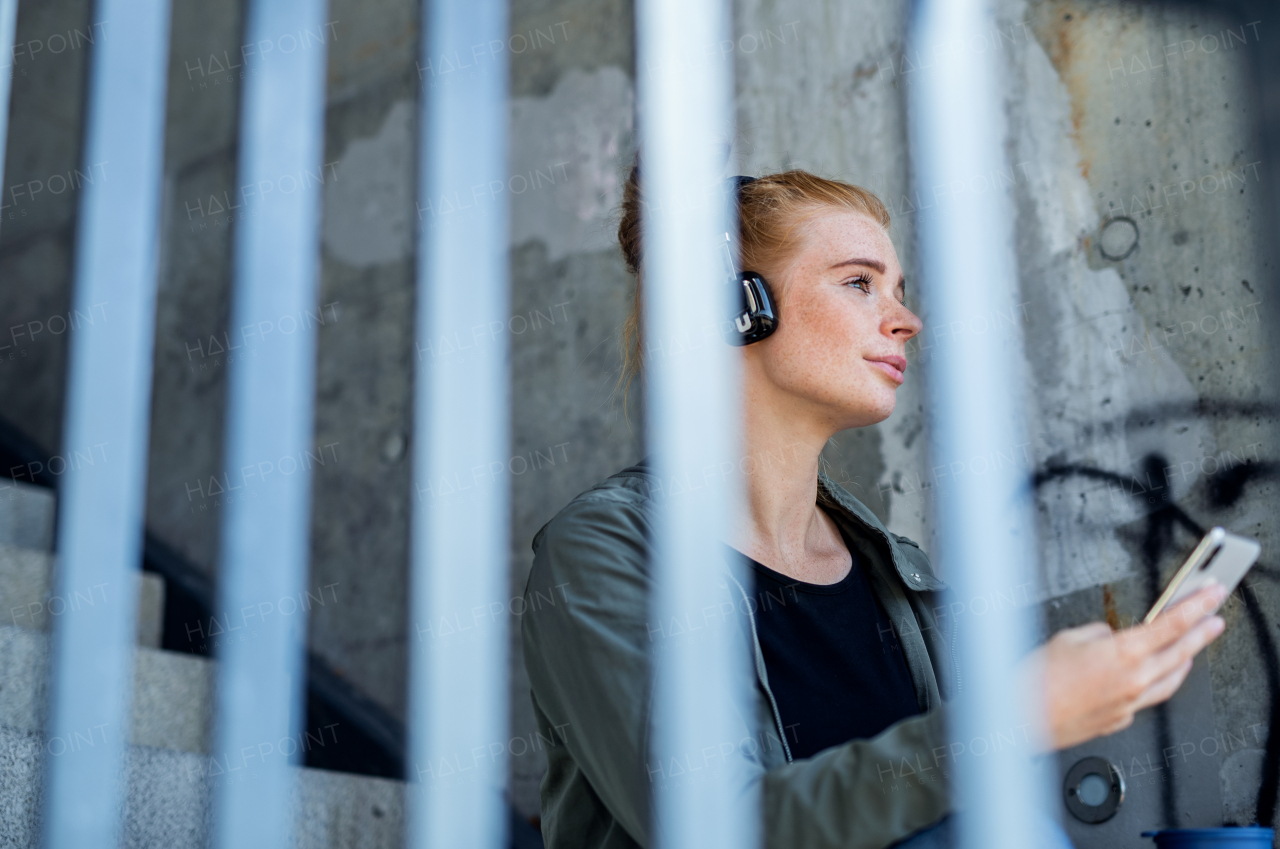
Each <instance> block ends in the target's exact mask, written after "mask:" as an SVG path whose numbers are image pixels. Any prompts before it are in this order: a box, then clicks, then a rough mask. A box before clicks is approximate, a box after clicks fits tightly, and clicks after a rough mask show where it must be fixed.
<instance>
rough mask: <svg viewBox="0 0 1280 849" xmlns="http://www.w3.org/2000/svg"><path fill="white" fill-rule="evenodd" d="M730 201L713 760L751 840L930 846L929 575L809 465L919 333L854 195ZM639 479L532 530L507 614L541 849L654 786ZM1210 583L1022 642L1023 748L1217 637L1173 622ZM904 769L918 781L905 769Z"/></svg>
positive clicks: (941, 839) (1159, 678) (644, 474)
mask: <svg viewBox="0 0 1280 849" xmlns="http://www.w3.org/2000/svg"><path fill="white" fill-rule="evenodd" d="M641 203H642V197H641V193H640V187H639V185H638V183H637V173H636V171H635V170H633V171H632V174H631V179H630V180H629V181H628V184H627V187H626V193H625V197H624V203H623V220H622V223H621V226H620V227H619V231H618V235H619V241H620V243H621V245H622V249H623V252H624V254H625V256H626V260H627V263H628V266H629V267H630V269H631V271H632V272H634V273H636V274H637V275H638V280H639V281H642V280H643V276H642V269H643V262H642V251H641V237H640V236H641V234H640V218H641ZM738 205H739V218H740V229H741V258H742V267H743V268H748V269H751V270H753V271H756V272H759V273H761V274H762V275H763V276H764V277H765V279H766V280H768V281H769V283H770V284H771V287H772V290H773V294H774V297H775V300H776V302H777V313H778V319H779V320H778V329H777V330H776V332H774V333H773V334H772V335H771V336H769V337H767V338H765V339H763V340H761V341H759V342H756V343H754V344H751V345H747V346H744V347H742V348H740V349H739V350H740V356H741V358H742V374H743V381H744V385H743V393H744V404H743V408H742V409H743V413H742V415H743V419H742V424H743V438H744V454H745V455H746V456H747V457H750V458H751V460H750V461H749V462H747V463H744V464H743V465H744V467H746V468H750V469H751V470H752V471H751V474H750V475H748V476H746V487H747V499H746V502H745V507H744V509H745V512H744V513H743V515H741V516H739V517H736V518H737V521H736V524H735V527H736V531H735V534H734V537H733V539H731V540H726V541H725V543H726V548H725V551H726V554H727V556H736V557H742V558H745V559H746V560H747V561H749V564H750V568H751V570H752V572H753V573H754V576H755V581H756V587H755V594H756V596H757V598H756V599H749V598H747V594H748V593H750V592H751V590H749V589H748V590H740V593H741V595H742V597H741V599H740V600H741V601H742V602H743V604H742V605H740V606H741V608H742V609H743V610H748V609H749V610H751V611H753V615H752V616H751V617H750V623H749V627H750V628H751V630H752V633H753V635H754V638H755V639H754V653H755V655H756V656H755V664H754V665H755V668H756V670H757V681H758V685H759V686H758V687H757V700H758V705H757V714H758V715H759V717H760V722H759V726H760V727H759V728H757V729H750V730H744V731H743V733H742V735H741V738H740V736H739V735H738V733H737V729H732V730H730V731H731V732H733V733H732V739H743V740H744V741H745V743H744V744H743V745H740V746H739V747H738V748H739V749H740V750H741V751H739V752H736V753H735V756H736V757H741V758H742V760H743V762H744V763H745V764H746V768H747V769H750V770H752V771H754V772H755V774H756V775H757V777H758V779H759V782H760V787H761V799H762V808H763V810H762V811H761V812H760V815H761V816H762V823H763V834H764V837H765V844H766V845H767V846H769V847H787V849H804V848H805V847H837V846H838V847H866V849H880V847H887V846H896V845H910V846H911V847H913V849H915V847H917V846H926V845H927V846H944V845H948V844H947V842H946V841H947V840H948V838H947V837H946V833H947V831H946V829H945V828H943V827H941V826H939V825H938V824H939V822H940V821H943V820H944V818H945V817H947V815H948V814H949V813H950V812H951V810H952V804H951V792H950V786H949V783H948V773H949V770H948V767H949V764H948V762H947V760H946V757H947V754H946V753H947V752H948V751H949V749H948V748H947V745H948V741H947V738H946V735H945V726H944V722H943V707H942V705H943V700H944V699H945V698H949V697H950V696H951V694H952V692H953V691H954V689H955V685H956V682H955V680H954V679H955V669H954V666H953V664H952V661H951V658H950V657H949V656H948V641H947V637H946V634H945V633H944V632H945V631H946V627H947V626H948V625H949V623H939V621H938V620H937V619H936V618H935V615H934V609H935V606H936V605H937V604H938V601H937V599H936V596H935V593H936V592H938V591H939V590H942V589H943V588H944V587H945V585H944V584H943V583H942V582H941V581H939V580H938V578H937V577H936V576H935V575H934V572H933V570H932V568H931V567H930V565H929V560H928V558H927V557H926V556H925V554H924V553H923V552H922V551H921V550H920V548H919V547H918V546H917V545H916V544H915V543H914V542H912V541H911V540H909V539H907V538H905V537H901V536H898V535H896V534H893V533H890V532H889V531H888V530H887V529H886V528H885V527H884V525H883V524H882V523H881V522H880V521H879V520H878V519H877V518H876V516H875V515H874V514H873V513H872V512H871V511H870V510H868V509H867V508H866V507H865V506H863V505H862V504H861V503H860V502H859V501H858V500H857V499H855V498H854V497H853V496H852V495H850V494H849V493H848V492H846V491H845V490H844V489H843V488H841V487H840V486H838V485H837V484H835V483H834V482H833V481H832V480H831V479H830V478H829V477H828V476H827V475H826V474H825V473H824V472H823V471H822V468H821V462H820V454H821V451H822V448H823V446H824V445H826V444H827V441H828V440H829V439H830V438H831V437H832V436H833V435H835V434H836V433H839V432H840V431H842V430H846V429H848V428H855V427H865V426H867V425H872V424H876V423H877V422H881V421H884V420H885V419H886V418H887V417H888V416H889V415H890V414H891V413H892V412H893V409H894V402H895V393H896V391H897V389H898V387H899V386H901V385H902V383H903V381H904V379H905V372H906V371H907V361H906V343H907V341H908V340H909V339H911V338H912V337H913V336H915V335H916V334H917V333H919V332H920V330H921V323H920V320H919V319H918V318H917V317H916V316H915V315H913V314H912V312H911V311H910V310H909V309H907V307H906V305H905V290H904V286H905V283H904V280H903V276H902V269H901V266H900V265H899V263H898V257H897V255H896V253H895V252H894V248H893V244H892V242H891V241H890V239H889V233H888V227H889V215H888V212H887V211H886V210H885V208H884V206H883V204H881V203H880V201H879V200H877V199H876V197H875V196H874V195H872V194H871V193H870V192H867V191H866V190H864V189H861V188H858V187H857V186H853V185H849V184H847V183H842V182H838V181H834V180H825V179H821V178H819V177H816V176H814V175H812V174H808V173H806V172H803V171H788V172H785V173H782V174H774V175H771V176H767V177H762V178H760V179H757V180H754V181H752V182H749V183H746V184H745V185H742V186H741V187H740V188H739V191H738ZM639 310H640V294H639V286H637V294H636V299H635V304H634V305H633V307H632V314H631V315H630V317H629V318H628V321H627V324H626V325H625V331H626V332H625V334H624V335H625V339H626V352H625V353H626V366H627V371H628V374H629V375H633V374H635V373H637V372H638V371H639V367H640V359H641V358H640V351H641V350H642V349H641V345H640V338H641V335H642V333H641V327H640V312H639ZM778 446H786V447H787V450H785V451H779V450H778ZM656 483H657V481H656V478H654V476H653V475H652V470H651V469H649V468H648V466H647V464H646V463H644V462H642V463H640V464H638V465H636V466H632V467H630V468H627V469H624V470H622V471H621V472H619V473H617V474H615V475H613V476H611V477H609V478H608V479H606V480H604V481H602V482H601V483H599V484H597V485H596V486H594V487H592V488H591V489H589V490H587V491H586V492H584V493H582V494H580V495H578V496H577V497H576V498H574V499H573V501H571V502H570V503H569V504H568V505H567V506H566V507H565V508H564V509H562V510H561V511H560V512H559V513H558V514H556V516H555V517H554V518H553V519H552V520H551V521H550V522H548V523H547V524H546V525H545V526H543V528H542V529H541V530H540V531H539V532H538V534H537V535H536V536H535V537H534V540H533V548H534V551H535V557H534V563H533V569H532V572H531V573H530V576H529V583H528V588H527V589H526V594H527V595H531V594H532V593H533V592H535V591H536V590H538V589H540V588H546V587H559V588H562V593H563V595H564V597H565V602H566V603H564V604H560V605H555V606H551V605H541V606H540V607H538V608H537V610H538V612H537V613H536V614H532V615H528V616H525V617H524V619H523V622H522V629H523V640H524V655H525V663H526V665H527V667H528V671H529V678H530V682H531V684H532V698H533V705H534V711H535V714H536V716H537V720H538V722H539V724H540V726H541V730H542V732H543V734H544V735H546V736H548V737H554V738H555V739H556V740H557V741H558V743H559V744H558V745H557V746H555V747H554V748H551V749H548V752H547V758H548V770H547V774H546V776H545V777H544V778H543V781H542V832H543V837H544V839H545V842H546V845H547V847H548V849H588V847H591V849H595V847H601V849H603V848H604V847H608V849H615V847H616V848H617V849H621V847H637V846H648V845H650V843H651V832H650V828H651V825H650V821H651V817H650V804H651V798H652V792H651V787H652V783H653V782H654V781H655V780H663V779H664V777H665V776H664V774H663V768H662V765H657V766H656V767H655V766H652V765H650V764H649V762H648V753H647V751H646V746H647V742H648V740H649V738H650V726H649V723H650V721H651V718H650V709H649V708H650V705H649V693H650V689H649V668H650V667H649V655H648V652H649V649H650V647H651V646H652V645H653V629H652V627H651V626H650V624H649V619H648V607H647V605H648V596H649V571H648V566H647V557H648V554H649V545H648V542H647V540H648V539H649V534H650V530H651V526H650V523H651V521H652V518H653V515H654V511H655V509H657V508H656V504H655V497H654V494H653V493H651V492H650V487H651V486H653V485H655V484H656ZM1215 592H1219V593H1220V591H1205V592H1204V593H1202V594H1200V595H1198V596H1195V597H1193V598H1192V599H1190V600H1188V602H1187V603H1186V604H1185V605H1184V606H1179V607H1178V608H1175V609H1174V610H1172V611H1170V612H1169V613H1166V614H1165V615H1164V616H1162V617H1161V618H1160V619H1158V620H1157V621H1156V622H1154V623H1152V625H1150V626H1139V627H1134V628H1129V629H1126V630H1123V631H1119V632H1116V633H1112V631H1111V629H1110V628H1109V627H1108V626H1107V625H1106V624H1105V623H1101V622H1097V623H1092V624H1090V625H1086V626H1083V627H1080V628H1073V629H1069V630H1066V631H1062V632H1060V633H1058V634H1057V635H1055V636H1054V637H1053V639H1051V640H1050V641H1049V642H1048V643H1047V644H1046V645H1044V646H1042V647H1040V648H1039V649H1037V650H1036V652H1035V653H1034V655H1033V657H1032V658H1029V661H1028V663H1027V664H1026V667H1025V668H1026V670H1027V671H1026V673H1025V674H1027V675H1029V676H1034V679H1033V683H1034V685H1035V686H1038V687H1040V688H1041V692H1042V693H1043V699H1044V705H1045V709H1046V710H1045V713H1046V716H1045V718H1044V724H1043V727H1042V728H1041V729H1039V733H1038V734H1036V735H1033V736H1034V737H1035V739H1034V740H1030V738H1028V739H1029V741H1030V742H1031V743H1033V744H1035V745H1037V746H1038V747H1039V748H1041V749H1059V748H1065V747H1068V746H1072V745H1075V744H1077V743H1081V742H1084V741H1086V740H1089V739H1091V738H1093V737H1097V736H1100V735H1104V734H1110V733H1112V732H1115V731H1118V730H1120V729H1122V728H1124V727H1126V726H1128V725H1129V724H1130V723H1131V722H1132V721H1133V716H1134V714H1135V713H1136V712H1137V711H1139V710H1141V709H1142V708H1144V707H1147V706H1149V705H1153V704H1157V703H1159V702H1161V701H1164V700H1165V699H1168V698H1169V697H1170V696H1171V695H1172V694H1173V693H1174V691H1175V690H1177V688H1178V686H1179V685H1180V684H1181V683H1182V680H1183V679H1184V678H1185V677H1186V675H1187V673H1188V672H1189V671H1190V668H1191V662H1192V658H1193V657H1194V656H1195V655H1196V653H1197V652H1199V651H1200V649H1202V648H1203V647H1204V646H1205V645H1207V644H1208V643H1209V642H1210V641H1212V640H1213V639H1214V638H1215V637H1216V636H1217V635H1218V634H1219V633H1221V631H1222V628H1223V621H1222V619H1221V618H1220V617H1217V616H1209V617H1203V618H1202V617H1199V616H1197V615H1194V614H1193V613H1192V611H1193V610H1199V609H1203V608H1201V607H1199V606H1200V605H1208V604H1213V603H1215V602H1216V601H1217V600H1218V596H1216V595H1214V593H1215ZM530 604H531V605H532V601H531V602H530ZM530 609H531V610H532V609H534V607H533V606H531V607H530ZM748 744H749V745H748ZM938 752H942V753H943V754H942V755H941V758H940V757H939V755H938V754H937V753H938ZM904 758H905V759H906V762H907V763H913V764H923V766H924V767H928V769H924V768H923V767H922V769H921V770H920V771H919V772H918V773H917V772H915V771H912V772H911V773H910V774H906V771H905V770H899V769H898V768H897V767H898V765H900V764H901V763H902V762H903V759H904ZM913 835H915V836H914V837H913ZM904 841H905V842H904Z"/></svg>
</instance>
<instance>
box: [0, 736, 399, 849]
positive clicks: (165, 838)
mask: <svg viewBox="0 0 1280 849" xmlns="http://www.w3.org/2000/svg"><path fill="white" fill-rule="evenodd" d="M49 742H52V741H49ZM48 745H49V743H47V742H46V741H44V740H43V738H42V737H41V736H40V735H39V734H37V733H34V732H31V731H25V730H21V729H17V728H8V727H4V726H3V725H2V724H0V846H3V847H6V849H9V847H13V849H37V846H38V845H39V838H40V820H39V812H40V794H41V769H42V765H43V757H42V755H43V753H44V748H46V747H47V746H48ZM212 762H213V759H212V758H210V757H209V756H207V755H200V754H194V753H190V752H175V751H171V750H166V749H156V748H150V747H147V746H130V747H129V750H128V761H127V769H126V773H127V775H126V779H125V780H127V782H128V790H127V793H126V796H127V800H128V801H127V803H126V808H125V828H124V839H123V840H122V842H121V846H122V847H124V849H188V847H191V849H195V847H204V846H207V845H208V844H209V835H210V824H211V823H210V795H211V791H212V789H213V785H214V783H215V782H217V781H222V780H228V779H227V778H226V777H225V776H219V775H217V774H216V770H212V769H210V765H211V764H212ZM291 771H292V772H293V773H294V775H295V778H296V780H295V782H294V786H293V799H292V808H293V810H292V814H293V825H294V839H293V844H292V845H293V847H295V849H381V847H393V846H400V845H401V843H402V841H403V834H402V830H403V823H404V785H403V784H402V783H401V782H399V781H391V780H388V779H385V778H369V777H367V776H363V775H350V774H347V773H339V772H328V771H326V770H319V769H308V768H304V767H292V768H291Z"/></svg>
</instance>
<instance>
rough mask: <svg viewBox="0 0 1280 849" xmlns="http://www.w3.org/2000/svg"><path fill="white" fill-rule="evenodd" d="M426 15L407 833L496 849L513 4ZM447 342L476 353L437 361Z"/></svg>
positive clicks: (506, 491) (502, 693)
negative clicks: (449, 626)
mask: <svg viewBox="0 0 1280 849" xmlns="http://www.w3.org/2000/svg"><path fill="white" fill-rule="evenodd" d="M422 21H423V27H422V31H423V37H422V47H421V50H422V58H421V62H420V63H419V77H420V85H421V87H422V101H421V113H420V118H421V123H420V129H419V132H420V135H419V141H420V146H421V151H420V155H419V160H418V168H419V186H418V195H419V205H418V208H419V211H420V214H419V221H420V222H422V221H423V217H422V215H421V213H422V211H429V213H430V214H429V215H428V216H427V217H426V219H425V223H420V224H419V237H418V288H417V350H418V356H417V361H416V362H417V371H416V383H415V389H414V443H413V444H414V452H413V455H414V456H413V464H414V465H413V473H414V487H415V490H416V492H415V497H414V501H413V520H412V539H411V548H412V550H411V567H410V568H411V580H410V584H411V593H412V597H411V601H410V617H411V620H412V621H413V623H414V625H415V632H416V635H417V639H415V640H414V641H413V642H412V645H411V649H410V690H409V711H410V723H409V764H408V765H407V766H406V768H405V773H406V775H407V777H408V778H409V779H410V780H411V781H412V782H413V783H412V784H411V786H410V802H409V832H408V834H409V845H410V846H412V847H418V849H422V848H423V847H433V849H451V847H455V846H467V847H475V849H497V847H498V846H500V845H502V844H503V842H504V840H505V837H506V809H505V803H504V799H503V789H504V787H505V786H506V778H507V761H506V757H505V747H504V746H502V745H501V741H504V740H506V739H507V737H508V735H507V733H506V732H507V700H508V695H507V652H508V645H507V641H508V630H509V626H508V622H507V620H506V619H505V618H504V617H502V616H498V617H493V616H491V615H488V611H490V610H491V609H492V607H491V605H493V604H495V603H505V600H506V599H508V598H509V596H510V592H509V583H508V575H509V558H510V551H509V546H508V538H509V534H510V530H509V528H510V521H511V520H510V481H509V480H508V478H507V477H506V475H505V469H506V462H505V458H506V457H508V456H509V455H510V421H509V420H510V410H509V392H510V368H509V365H508V343H507V336H506V335H505V334H503V333H497V334H493V333H491V332H489V329H490V328H493V327H500V328H501V327H505V326H506V322H507V318H508V315H509V307H508V304H509V293H508V291H507V289H508V280H507V277H508V271H507V262H508V260H507V240H508V235H507V233H508V223H507V203H506V195H505V194H503V193H501V192H498V193H494V192H492V191H491V187H492V186H493V185H494V184H495V183H497V184H499V185H500V186H501V185H505V183H506V171H507V108H508V107H507V90H508V83H507V73H508V68H507V52H506V44H507V4H506V3H505V2H503V0H468V2H465V3H463V2H456V0H434V2H432V0H426V2H424V3H423V5H422ZM451 63H452V64H451ZM468 65H469V66H470V68H469V69H468V70H466V71H465V72H464V71H461V70H457V69H459V68H464V67H467V66H468ZM441 68H453V69H455V72H454V73H445V74H443V75H437V73H436V71H437V70H439V69H441ZM450 204H454V205H456V210H455V211H454V212H452V213H447V212H445V211H444V210H445V209H447V208H452V207H450V206H449V205H450ZM474 328H483V329H484V330H485V332H484V333H483V334H482V335H480V336H476V335H474ZM455 333H463V334H466V335H468V336H469V337H470V338H472V339H474V340H477V342H476V344H475V346H474V348H473V349H472V350H471V351H469V352H468V354H467V355H459V356H456V357H451V356H448V355H446V354H442V353H438V352H437V351H436V348H437V347H438V344H439V340H440V339H442V338H446V337H448V338H453V334H455ZM433 340H434V341H435V342H436V345H434V346H433V344H432V343H433ZM495 466H496V468H497V469H498V470H499V471H497V472H496V474H495V472H494V469H495ZM452 486H456V487H457V491H454V490H452V489H450V487H452ZM445 490H448V491H449V493H448V494H446V492H445ZM476 610H483V611H485V612H486V615H484V616H483V617H481V618H480V619H479V620H476V619H475V613H474V612H475V611H476ZM459 617H461V618H462V619H464V620H466V621H467V622H470V623H474V625H475V627H473V628H472V629H471V630H469V631H468V632H467V634H466V635H465V639H464V638H461V637H460V638H457V639H453V640H451V639H449V638H447V637H444V636H442V635H440V634H438V631H439V630H441V629H440V623H442V622H454V621H457V619H458V618H459ZM495 745H496V746H497V747H498V754H497V755H496V756H495V754H494V752H495V749H494V748H493V747H494V746H495Z"/></svg>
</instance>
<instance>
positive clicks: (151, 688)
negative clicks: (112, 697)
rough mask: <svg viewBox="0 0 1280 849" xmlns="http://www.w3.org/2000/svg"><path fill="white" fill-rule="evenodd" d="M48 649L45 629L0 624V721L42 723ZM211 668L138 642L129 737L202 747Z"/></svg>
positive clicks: (37, 726)
mask: <svg viewBox="0 0 1280 849" xmlns="http://www.w3.org/2000/svg"><path fill="white" fill-rule="evenodd" d="M48 655H49V637H48V635H46V634H42V633H40V632H38V631H32V630H28V629H25V628H15V627H12V626H9V625H0V725H3V726H8V727H12V728H18V729H21V730H23V731H39V730H41V729H42V728H44V713H45V707H46V704H45V703H46V693H47V686H46V681H47V673H48ZM212 669H213V666H212V663H211V662H210V661H209V660H206V659H205V658H202V657H196V656H194V655H190V654H185V653H179V652H169V651H158V650H156V649H148V648H145V647H144V648H139V649H138V651H137V654H136V655H135V656H134V676H133V682H134V683H133V706H132V714H131V720H130V730H129V742H130V743H133V744H134V745H138V746H155V747H157V748H162V749H173V750H176V751H182V752H203V751H205V750H206V749H207V748H208V739H209V728H210V721H211V718H212V714H213V699H212V692H213V689H212V685H213V679H212ZM67 733H68V732H66V731H59V734H60V735H61V736H66V734H67ZM52 736H58V735H57V734H55V735H52Z"/></svg>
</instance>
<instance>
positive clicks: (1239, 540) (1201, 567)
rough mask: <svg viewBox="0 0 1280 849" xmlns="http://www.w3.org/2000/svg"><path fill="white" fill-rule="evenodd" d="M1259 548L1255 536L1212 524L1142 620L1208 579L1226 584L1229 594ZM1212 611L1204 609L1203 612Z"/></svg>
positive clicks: (1256, 556)
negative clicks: (1233, 531)
mask: <svg viewBox="0 0 1280 849" xmlns="http://www.w3.org/2000/svg"><path fill="white" fill-rule="evenodd" d="M1261 551H1262V546H1261V545H1260V544H1259V543H1258V541H1257V540H1256V539H1250V538H1249V537H1242V536H1239V535H1237V534H1233V533H1231V532H1229V531H1227V530H1225V529H1223V528H1214V529H1213V530H1211V531H1209V533H1207V534H1205V535H1204V539H1202V540H1200V544H1199V545H1197V546H1196V547H1195V550H1194V551H1192V552H1191V556H1190V557H1188V558H1187V562H1186V563H1183V564H1182V567H1181V568H1179V569H1178V571H1177V572H1176V573H1175V574H1174V576H1173V578H1171V579H1170V580H1169V585H1168V586H1167V587H1165V588H1164V592H1163V593H1161V594H1160V598H1158V599H1156V603H1155V604H1153V605H1152V606H1151V611H1150V612H1149V613H1148V614H1147V616H1146V618H1145V619H1143V620H1142V621H1143V622H1144V623H1149V622H1151V620H1152V619H1155V618H1156V617H1157V616H1159V615H1160V611H1162V610H1164V609H1165V608H1166V607H1168V606H1170V605H1172V604H1176V603H1177V602H1179V601H1181V600H1182V599H1184V598H1186V597H1187V596H1189V595H1191V594H1192V593H1194V592H1195V591H1196V590H1198V589H1200V588H1201V587H1205V586H1208V585H1209V584H1210V583H1212V582H1217V583H1219V584H1221V585H1222V586H1223V587H1225V588H1226V590H1227V595H1230V594H1231V593H1232V592H1233V591H1234V590H1235V588H1236V585H1237V584H1239V583H1240V579H1241V578H1243V577H1244V573H1245V572H1248V571H1249V567H1250V566H1252V565H1253V564H1254V561H1256V560H1257V559H1258V554H1259V553H1261ZM1212 612H1213V611H1208V612H1206V613H1205V615H1206V616H1208V615H1209V613H1212Z"/></svg>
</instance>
